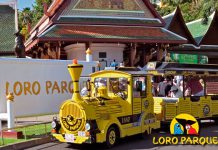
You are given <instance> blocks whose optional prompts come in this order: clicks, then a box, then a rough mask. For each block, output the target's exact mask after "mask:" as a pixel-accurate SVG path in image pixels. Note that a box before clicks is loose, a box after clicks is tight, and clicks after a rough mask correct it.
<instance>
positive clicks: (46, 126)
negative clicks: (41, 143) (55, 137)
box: [0, 122, 52, 146]
mask: <svg viewBox="0 0 218 150" xmlns="http://www.w3.org/2000/svg"><path fill="white" fill-rule="evenodd" d="M51 129H52V127H51V122H43V123H39V124H34V125H27V126H19V127H15V128H10V129H3V130H2V132H0V146H5V145H8V144H13V143H19V142H24V141H28V140H33V139H37V138H43V137H48V136H50V132H51ZM6 131H17V132H19V131H21V132H22V136H21V138H19V139H12V138H6V137H5V136H4V134H3V133H4V132H6Z"/></svg>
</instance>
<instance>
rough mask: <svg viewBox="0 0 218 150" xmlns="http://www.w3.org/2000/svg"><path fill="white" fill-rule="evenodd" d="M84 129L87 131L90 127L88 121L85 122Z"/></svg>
mask: <svg viewBox="0 0 218 150" xmlns="http://www.w3.org/2000/svg"><path fill="white" fill-rule="evenodd" d="M85 129H86V130H87V131H89V130H90V129H91V125H90V124H89V123H86V126H85Z"/></svg>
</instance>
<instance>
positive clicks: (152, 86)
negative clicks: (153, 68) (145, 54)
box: [151, 79, 156, 96]
mask: <svg viewBox="0 0 218 150" xmlns="http://www.w3.org/2000/svg"><path fill="white" fill-rule="evenodd" d="M151 88H152V89H151V91H152V95H153V96H156V88H155V86H154V80H153V79H151Z"/></svg>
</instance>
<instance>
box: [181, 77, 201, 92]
mask: <svg viewBox="0 0 218 150" xmlns="http://www.w3.org/2000/svg"><path fill="white" fill-rule="evenodd" d="M183 84H184V90H185V91H184V95H185V96H204V95H205V93H204V88H205V85H204V79H203V78H200V77H198V76H187V77H186V78H185V80H184V83H183Z"/></svg>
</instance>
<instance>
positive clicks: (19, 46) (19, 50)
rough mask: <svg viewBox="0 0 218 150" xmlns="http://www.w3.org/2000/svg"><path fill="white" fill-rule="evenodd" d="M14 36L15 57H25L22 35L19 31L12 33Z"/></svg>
mask: <svg viewBox="0 0 218 150" xmlns="http://www.w3.org/2000/svg"><path fill="white" fill-rule="evenodd" d="M14 35H15V36H16V38H15V46H14V49H15V55H16V57H17V58H26V55H25V46H24V43H23V36H22V35H21V34H20V31H18V32H16V33H15V34H14Z"/></svg>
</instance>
